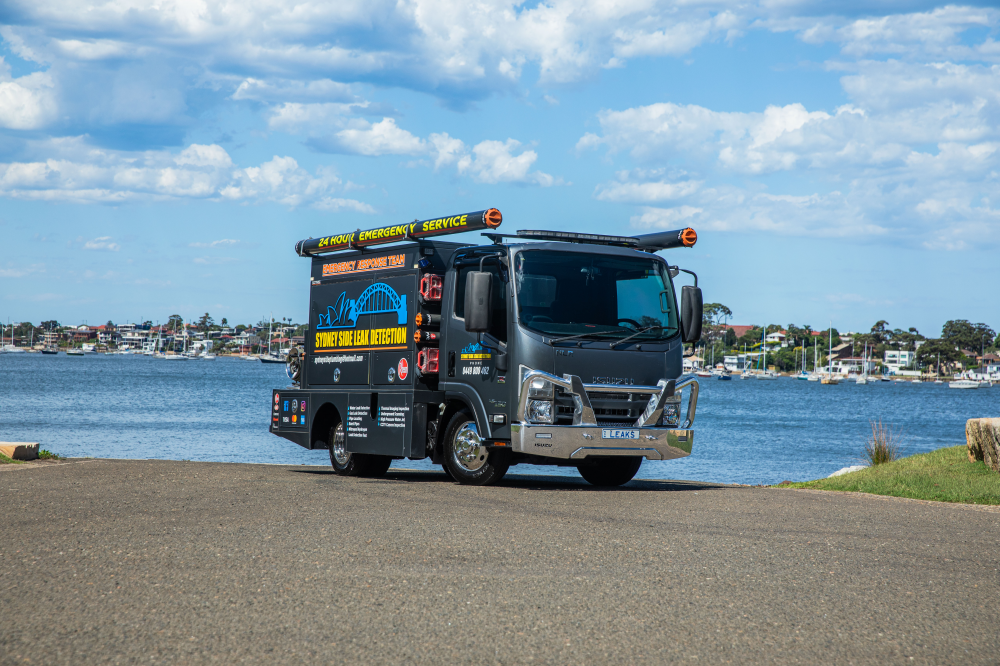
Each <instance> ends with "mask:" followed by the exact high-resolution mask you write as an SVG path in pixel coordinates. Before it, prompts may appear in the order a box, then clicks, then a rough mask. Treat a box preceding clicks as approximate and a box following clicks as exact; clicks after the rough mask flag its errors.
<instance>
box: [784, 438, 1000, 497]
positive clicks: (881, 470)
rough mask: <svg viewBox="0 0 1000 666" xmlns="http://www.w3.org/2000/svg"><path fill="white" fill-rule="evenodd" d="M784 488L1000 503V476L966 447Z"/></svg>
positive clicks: (917, 456) (789, 485) (933, 452)
mask: <svg viewBox="0 0 1000 666" xmlns="http://www.w3.org/2000/svg"><path fill="white" fill-rule="evenodd" d="M781 487H782V488H813V489H815V490H844V491H851V492H859V493H871V494H872V495H889V496H891V497H909V498H912V499H922V500H934V501H938V502H960V503H963V504H1000V474H997V473H996V472H993V471H991V470H990V469H989V468H988V467H986V465H984V464H983V463H982V462H974V463H972V462H969V455H968V449H967V448H966V447H965V446H964V445H963V446H951V447H948V448H944V449H938V450H937V451H931V452H930V453H921V454H918V455H915V456H909V457H907V458H900V459H898V460H895V461H893V462H887V463H883V464H881V465H876V466H874V467H869V468H868V469H863V470H860V471H858V472H851V473H850V474H843V475H841V476H835V477H833V478H832V479H817V480H816V481H804V482H802V483H792V484H785V485H783V486H781Z"/></svg>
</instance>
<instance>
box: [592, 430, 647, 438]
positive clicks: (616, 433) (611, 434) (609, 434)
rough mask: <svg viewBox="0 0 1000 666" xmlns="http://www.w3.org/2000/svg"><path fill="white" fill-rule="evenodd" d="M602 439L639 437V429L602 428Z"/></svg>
mask: <svg viewBox="0 0 1000 666" xmlns="http://www.w3.org/2000/svg"><path fill="white" fill-rule="evenodd" d="M601 438H602V439H639V431H638V430H637V429H627V430H623V429H621V428H602V429H601Z"/></svg>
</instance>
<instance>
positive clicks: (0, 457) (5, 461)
mask: <svg viewBox="0 0 1000 666" xmlns="http://www.w3.org/2000/svg"><path fill="white" fill-rule="evenodd" d="M20 464H21V461H20V460H13V459H11V458H8V457H7V456H5V455H4V454H2V453H0V465H20Z"/></svg>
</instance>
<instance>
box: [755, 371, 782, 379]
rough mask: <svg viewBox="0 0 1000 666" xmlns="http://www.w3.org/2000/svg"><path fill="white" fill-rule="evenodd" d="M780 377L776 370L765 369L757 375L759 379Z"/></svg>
mask: <svg viewBox="0 0 1000 666" xmlns="http://www.w3.org/2000/svg"><path fill="white" fill-rule="evenodd" d="M778 377H779V375H778V373H777V372H775V371H774V370H765V371H764V372H762V373H760V374H759V375H757V379H777V378H778Z"/></svg>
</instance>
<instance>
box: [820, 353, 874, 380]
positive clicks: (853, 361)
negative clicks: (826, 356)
mask: <svg viewBox="0 0 1000 666" xmlns="http://www.w3.org/2000/svg"><path fill="white" fill-rule="evenodd" d="M830 365H831V366H832V367H833V372H834V374H841V375H845V376H846V375H849V374H851V373H853V374H856V375H860V374H862V373H863V372H866V371H867V374H869V375H870V374H873V373H874V372H875V361H873V360H871V359H868V361H867V362H866V361H865V359H864V358H861V357H858V356H847V357H844V358H838V359H834V360H833V361H832V362H831V363H830ZM866 365H867V366H868V367H867V368H865V366H866Z"/></svg>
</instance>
